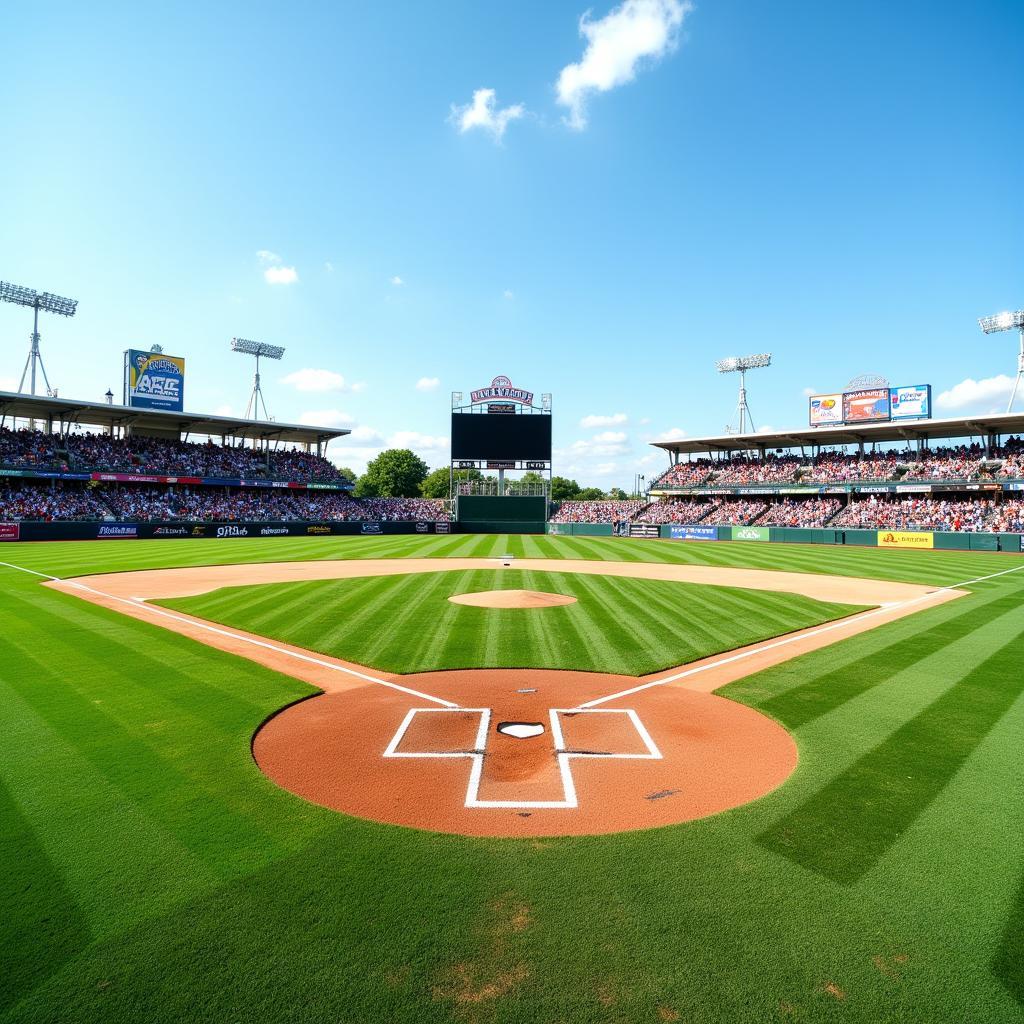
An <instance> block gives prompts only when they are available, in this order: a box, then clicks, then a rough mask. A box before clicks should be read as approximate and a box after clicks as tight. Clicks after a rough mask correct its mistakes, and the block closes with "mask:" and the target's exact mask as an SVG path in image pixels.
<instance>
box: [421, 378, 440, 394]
mask: <svg viewBox="0 0 1024 1024" xmlns="http://www.w3.org/2000/svg"><path fill="white" fill-rule="evenodd" d="M440 383H441V378H440V377H420V379H419V380H418V381H416V390H417V391H436V390H437V388H438V385H440Z"/></svg>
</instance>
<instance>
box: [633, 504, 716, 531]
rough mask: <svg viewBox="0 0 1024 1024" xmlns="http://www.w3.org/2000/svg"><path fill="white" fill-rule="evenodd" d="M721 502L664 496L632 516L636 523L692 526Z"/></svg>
mask: <svg viewBox="0 0 1024 1024" xmlns="http://www.w3.org/2000/svg"><path fill="white" fill-rule="evenodd" d="M719 504H721V503H720V502H718V501H707V500H704V501H701V500H698V499H687V498H664V499H662V500H661V501H652V502H651V503H650V504H649V505H648V506H647V507H646V508H644V509H641V511H640V512H639V513H638V514H637V515H636V516H635V517H634V519H633V521H634V522H636V523H658V524H660V525H663V524H665V523H684V524H687V525H690V526H692V525H693V524H694V523H699V522H700V521H701V519H703V518H704V516H706V515H707V514H708V513H709V512H710V511H711V510H712V509H713V508H717V507H718V505H719Z"/></svg>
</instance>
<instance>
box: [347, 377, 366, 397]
mask: <svg viewBox="0 0 1024 1024" xmlns="http://www.w3.org/2000/svg"><path fill="white" fill-rule="evenodd" d="M348 389H349V391H351V392H352V393H353V394H358V393H359V392H360V391H365V390H366V381H365V380H357V381H353V382H352V383H351V384H349V386H348Z"/></svg>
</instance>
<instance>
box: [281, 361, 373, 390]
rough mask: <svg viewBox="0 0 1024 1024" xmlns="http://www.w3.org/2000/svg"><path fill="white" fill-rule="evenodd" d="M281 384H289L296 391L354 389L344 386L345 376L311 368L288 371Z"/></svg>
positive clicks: (331, 371) (353, 388)
mask: <svg viewBox="0 0 1024 1024" xmlns="http://www.w3.org/2000/svg"><path fill="white" fill-rule="evenodd" d="M281 383H282V384H290V385H291V386H292V387H293V388H295V390H296V391H319V392H323V391H349V390H351V391H355V390H356V388H355V386H353V387H352V388H348V387H346V386H345V378H344V377H343V376H342V375H341V374H340V373H335V372H334V371H333V370H313V369H310V368H308V367H307V368H306V369H303V370H296V371H295V372H294V373H289V374H288V376H286V377H282V378H281Z"/></svg>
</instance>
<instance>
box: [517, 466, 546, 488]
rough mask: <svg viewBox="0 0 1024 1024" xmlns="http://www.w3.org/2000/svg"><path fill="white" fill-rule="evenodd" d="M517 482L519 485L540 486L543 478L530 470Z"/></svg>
mask: <svg viewBox="0 0 1024 1024" xmlns="http://www.w3.org/2000/svg"><path fill="white" fill-rule="evenodd" d="M519 482H520V483H521V484H542V483H544V477H543V476H542V475H541V474H540V473H538V472H536V470H533V469H531V470H530V471H529V472H528V473H524V474H523V475H522V477H521V478H520V480H519Z"/></svg>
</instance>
